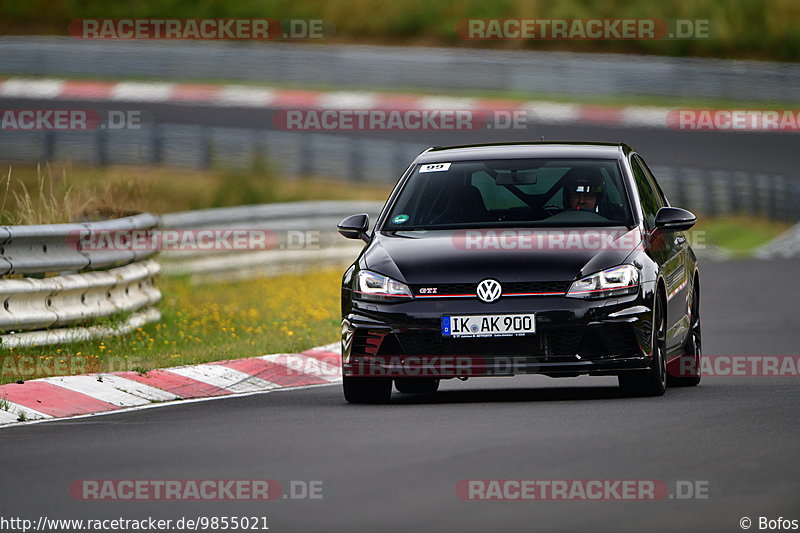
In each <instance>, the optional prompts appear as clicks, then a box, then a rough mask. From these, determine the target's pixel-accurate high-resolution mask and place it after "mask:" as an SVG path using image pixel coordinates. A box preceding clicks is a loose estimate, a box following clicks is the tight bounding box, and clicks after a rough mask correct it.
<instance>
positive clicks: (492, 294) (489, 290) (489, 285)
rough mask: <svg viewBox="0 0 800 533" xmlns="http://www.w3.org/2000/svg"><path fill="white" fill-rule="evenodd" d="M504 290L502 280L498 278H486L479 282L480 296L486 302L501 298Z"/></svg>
mask: <svg viewBox="0 0 800 533" xmlns="http://www.w3.org/2000/svg"><path fill="white" fill-rule="evenodd" d="M502 292H503V291H502V288H501V287H500V282H499V281H497V280H496V279H485V280H483V281H481V282H480V283H478V298H479V299H481V300H483V301H484V302H486V303H492V302H494V301H495V300H497V299H498V298H500V294H501V293H502Z"/></svg>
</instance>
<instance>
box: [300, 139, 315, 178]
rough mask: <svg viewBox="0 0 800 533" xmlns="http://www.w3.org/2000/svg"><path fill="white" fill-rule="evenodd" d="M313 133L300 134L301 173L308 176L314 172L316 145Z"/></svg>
mask: <svg viewBox="0 0 800 533" xmlns="http://www.w3.org/2000/svg"><path fill="white" fill-rule="evenodd" d="M313 138H314V135H313V134H305V135H303V134H301V135H299V136H298V141H299V142H300V152H299V153H300V165H299V167H300V174H301V175H303V176H308V175H311V174H313V172H314V145H313V143H312V139H313Z"/></svg>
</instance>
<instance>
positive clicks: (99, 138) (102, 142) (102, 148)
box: [94, 129, 108, 167]
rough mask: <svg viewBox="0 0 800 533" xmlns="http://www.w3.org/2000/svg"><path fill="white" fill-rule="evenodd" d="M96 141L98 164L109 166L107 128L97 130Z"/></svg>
mask: <svg viewBox="0 0 800 533" xmlns="http://www.w3.org/2000/svg"><path fill="white" fill-rule="evenodd" d="M94 142H95V159H96V160H97V165H98V166H101V167H105V166H108V139H107V138H106V130H104V129H97V130H95V132H94Z"/></svg>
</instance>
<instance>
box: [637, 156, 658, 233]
mask: <svg viewBox="0 0 800 533" xmlns="http://www.w3.org/2000/svg"><path fill="white" fill-rule="evenodd" d="M631 168H632V169H633V177H634V179H635V181H636V190H637V191H638V192H639V201H640V202H641V204H642V211H643V213H644V224H645V227H646V228H647V229H653V228H655V221H656V213H657V212H658V209H659V207H661V206H660V205H659V199H658V195H657V193H656V191H655V189H654V188H653V185H652V184H651V183H650V181H649V180H648V179H647V176H646V175H645V172H644V170H643V169H642V166H641V165H640V164H639V162H638V161H637V158H636V157H632V158H631Z"/></svg>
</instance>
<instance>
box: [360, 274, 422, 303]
mask: <svg viewBox="0 0 800 533" xmlns="http://www.w3.org/2000/svg"><path fill="white" fill-rule="evenodd" d="M354 292H355V293H356V294H357V295H358V297H359V298H361V299H362V300H372V301H376V302H391V301H399V300H408V299H411V298H413V296H412V295H411V289H409V288H408V285H406V284H405V283H400V282H399V281H397V280H394V279H392V278H387V277H386V276H381V275H380V274H376V273H375V272H370V271H369V270H360V271H359V272H358V276H357V277H356V287H355V291H354Z"/></svg>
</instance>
